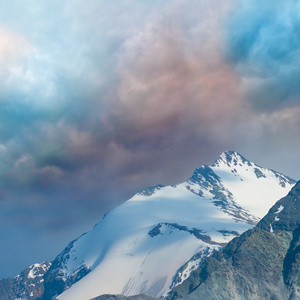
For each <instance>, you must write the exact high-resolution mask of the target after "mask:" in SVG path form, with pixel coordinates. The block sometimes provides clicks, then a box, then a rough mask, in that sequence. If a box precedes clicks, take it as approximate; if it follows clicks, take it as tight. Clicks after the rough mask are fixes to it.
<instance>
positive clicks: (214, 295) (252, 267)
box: [167, 181, 300, 300]
mask: <svg viewBox="0 0 300 300" xmlns="http://www.w3.org/2000/svg"><path fill="white" fill-rule="evenodd" d="M171 299H185V300H193V299H195V300H196V299H207V300H212V299H220V300H221V299H236V300H237V299H245V300H254V299H255V300H259V299H261V300H266V299H270V300H271V299H278V300H279V299H282V300H287V299H289V300H296V299H300V181H299V182H298V183H297V184H296V185H295V187H294V188H293V189H292V190H291V191H290V193H289V194H288V195H287V196H286V197H284V198H282V199H281V200H280V201H278V202H277V203H276V204H275V205H274V206H273V207H272V208H271V209H270V211H269V212H268V214H267V215H266V216H265V217H264V218H263V219H262V220H261V221H260V222H259V223H258V224H257V226H256V227H255V228H253V229H250V230H248V231H246V232H245V233H243V234H242V235H241V236H240V237H238V238H235V239H233V240H232V241H231V242H230V243H229V244H228V245H227V246H226V247H225V249H224V250H223V251H222V252H216V253H214V254H213V255H212V256H211V257H209V258H207V259H206V261H205V262H204V263H203V264H202V265H201V266H200V267H199V268H198V269H197V270H195V271H194V272H193V273H192V274H191V276H190V277H189V278H188V279H187V280H186V281H185V282H183V284H181V285H179V286H177V287H176V288H174V289H173V290H172V291H171V292H170V293H169V295H168V297H167V300H171Z"/></svg>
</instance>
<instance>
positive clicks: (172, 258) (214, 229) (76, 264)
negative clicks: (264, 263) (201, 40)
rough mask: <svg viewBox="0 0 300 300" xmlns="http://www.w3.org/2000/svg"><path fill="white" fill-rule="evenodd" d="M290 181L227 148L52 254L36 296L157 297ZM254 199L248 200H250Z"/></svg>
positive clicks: (252, 220) (255, 217) (253, 219)
mask: <svg viewBox="0 0 300 300" xmlns="http://www.w3.org/2000/svg"><path fill="white" fill-rule="evenodd" d="M293 184H294V181H293V180H292V179H290V178H288V177H286V176H284V175H282V174H280V173H277V172H274V171H272V170H267V169H264V168H261V167H259V166H257V165H255V164H254V163H252V162H250V161H248V160H246V159H245V158H244V157H242V156H241V155H239V154H238V153H236V152H232V151H228V152H224V153H222V155H221V156H220V157H219V158H218V159H217V160H216V162H215V163H214V164H213V165H212V166H211V167H209V166H202V167H201V168H199V169H197V170H195V172H194V174H193V175H192V177H191V178H189V179H188V180H187V181H186V182H184V183H181V184H178V185H174V186H166V187H163V186H156V187H152V188H148V189H146V190H144V191H141V192H139V193H138V194H136V195H135V196H134V197H133V198H131V199H130V200H128V201H127V202H125V203H123V204H122V205H120V206H118V207H117V208H115V209H113V210H112V211H110V212H109V213H108V214H107V215H106V216H105V217H104V218H103V219H102V221H101V222H99V223H98V224H97V225H96V226H95V227H94V229H93V230H91V231H90V232H88V233H87V234H84V235H82V236H81V237H80V238H78V239H77V240H75V241H73V242H72V243H70V244H69V246H68V247H67V248H66V249H65V250H64V251H63V252H62V253H61V254H60V255H59V256H58V257H57V258H56V259H55V261H54V262H53V264H52V266H51V268H50V270H49V271H48V272H47V274H46V275H45V293H44V296H43V299H44V300H46V299H51V298H52V297H53V296H55V295H59V294H60V293H62V292H63V291H64V290H65V289H67V288H69V287H71V288H70V289H68V290H66V291H65V292H64V293H62V294H61V295H60V296H59V297H58V299H60V300H68V299H72V300H76V299H78V300H79V299H80V300H84V299H91V298H93V297H96V296H99V295H101V294H123V295H135V294H147V295H150V296H154V297H158V296H162V295H164V294H166V293H167V292H169V291H170V288H171V287H175V286H176V285H178V284H180V283H182V282H184V280H185V279H186V278H188V277H189V275H190V273H191V272H192V270H193V269H195V268H196V267H198V266H199V265H200V264H201V262H202V261H203V259H204V258H205V257H207V256H210V255H211V254H212V253H213V252H214V251H216V250H219V249H221V247H223V246H224V245H226V244H227V243H228V242H229V241H230V240H231V239H232V238H234V237H236V236H238V235H239V234H241V233H242V232H244V231H246V230H247V229H249V228H252V227H253V226H254V225H255V224H256V223H257V222H258V221H259V220H260V218H261V217H262V216H264V215H265V214H266V213H267V211H268V209H269V208H270V207H271V206H272V205H273V204H274V203H275V202H276V201H277V200H278V199H279V198H281V197H282V196H284V195H286V194H287V193H288V191H289V190H290V188H291V187H292V186H293ZM254 201H256V202H254Z"/></svg>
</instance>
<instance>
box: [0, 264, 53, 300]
mask: <svg viewBox="0 0 300 300" xmlns="http://www.w3.org/2000/svg"><path fill="white" fill-rule="evenodd" d="M50 266H51V263H49V262H43V263H41V264H33V265H31V266H30V267H28V268H26V269H25V270H23V271H22V272H21V273H20V274H19V275H18V276H16V277H14V278H8V279H2V280H0V299H1V300H16V299H26V300H33V299H36V298H37V297H40V296H42V295H43V293H44V274H45V273H46V272H47V271H48V270H49V268H50Z"/></svg>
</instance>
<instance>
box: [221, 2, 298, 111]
mask: <svg viewBox="0 0 300 300" xmlns="http://www.w3.org/2000/svg"><path fill="white" fill-rule="evenodd" d="M299 10H300V6H299V3H298V2H297V1H294V0H289V1H285V2H282V1H277V0H276V1H272V2H263V3H262V2H261V1H251V2H249V1H243V0H241V1H238V3H237V7H236V10H235V13H234V15H233V18H232V19H230V21H229V26H228V36H227V38H228V39H227V52H228V53H227V54H228V58H229V60H230V61H231V63H232V64H233V65H234V66H235V68H236V69H237V71H238V73H239V75H240V76H241V84H242V89H243V91H244V93H245V94H246V96H247V98H248V99H249V100H250V101H251V102H252V104H253V107H255V108H256V109H258V110H265V111H267V110H269V111H270V110H271V111H272V110H276V109H280V108H281V107H284V106H286V105H298V104H299V99H300V97H299V96H300V89H299V87H300V82H299V78H300V76H299V75H300V74H299V68H298V67H297V66H298V64H299V60H300V51H299V48H300V47H299V46H300V35H299V28H300V26H299V25H300V22H299V17H298V15H299Z"/></svg>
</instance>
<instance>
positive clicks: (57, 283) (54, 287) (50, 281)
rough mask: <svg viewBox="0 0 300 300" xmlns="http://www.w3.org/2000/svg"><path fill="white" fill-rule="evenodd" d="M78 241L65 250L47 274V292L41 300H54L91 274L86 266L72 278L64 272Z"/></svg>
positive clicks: (45, 284) (45, 285)
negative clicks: (74, 245)
mask: <svg viewBox="0 0 300 300" xmlns="http://www.w3.org/2000/svg"><path fill="white" fill-rule="evenodd" d="M76 241H77V239H76V240H74V241H72V242H71V243H70V244H69V245H68V246H67V247H66V248H65V250H64V251H63V252H62V253H61V254H60V255H58V256H57V257H56V258H55V260H54V261H53V263H52V265H51V267H50V269H49V271H48V272H47V273H46V274H45V276H44V277H45V283H44V287H45V291H44V293H43V294H42V295H41V298H40V300H52V299H53V298H55V297H56V296H57V295H59V294H61V293H62V292H63V291H64V290H66V289H67V288H69V287H70V286H71V285H73V284H74V283H76V282H77V281H78V280H80V279H81V278H83V277H84V276H85V275H87V274H88V273H89V272H90V269H88V268H87V267H86V266H85V265H82V266H81V267H80V268H79V269H78V270H76V272H74V274H72V275H70V276H65V274H64V273H63V272H62V270H63V269H64V268H63V267H64V265H65V263H66V261H67V260H68V258H69V255H70V251H71V249H72V247H73V244H74V243H75V242H76Z"/></svg>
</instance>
